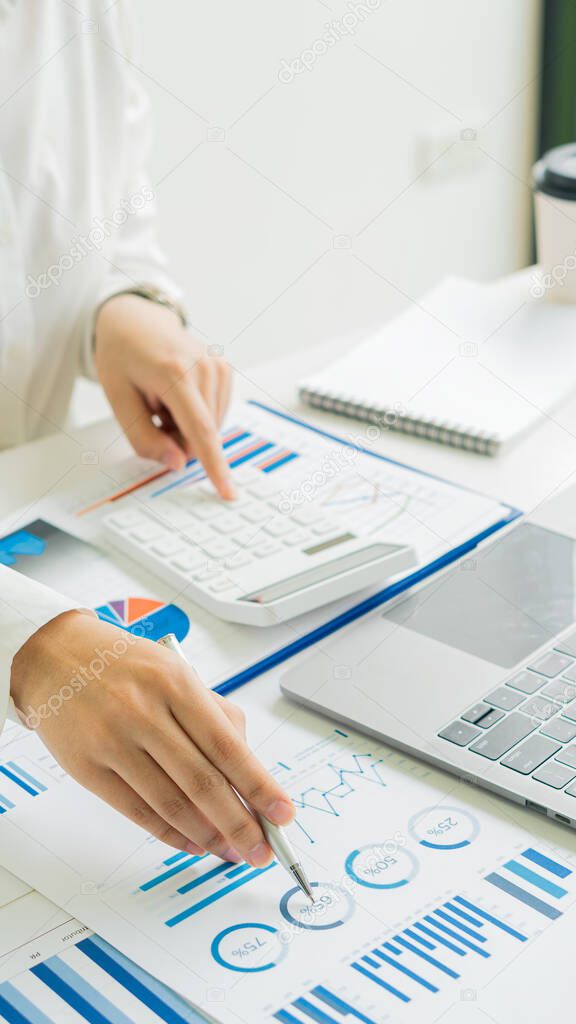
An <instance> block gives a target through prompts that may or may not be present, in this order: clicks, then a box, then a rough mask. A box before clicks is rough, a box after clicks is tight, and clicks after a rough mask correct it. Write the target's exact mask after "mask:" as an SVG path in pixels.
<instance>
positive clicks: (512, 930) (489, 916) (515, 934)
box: [454, 896, 527, 942]
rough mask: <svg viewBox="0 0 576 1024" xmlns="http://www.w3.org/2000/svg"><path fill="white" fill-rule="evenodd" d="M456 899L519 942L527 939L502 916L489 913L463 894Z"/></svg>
mask: <svg viewBox="0 0 576 1024" xmlns="http://www.w3.org/2000/svg"><path fill="white" fill-rule="evenodd" d="M454 899H455V901H456V902H457V903H460V904H462V906H463V907H466V909H467V910H471V911H472V912H473V913H474V914H477V915H478V917H483V918H484V920H485V921H489V922H490V924H493V925H495V926H496V928H500V929H501V930H502V931H503V932H507V933H508V935H511V936H512V938H514V939H518V941H519V942H526V941H527V938H526V935H522V932H518V931H516V929H515V928H511V927H510V925H509V924H506V922H505V921H501V920H500V918H498V917H495V916H494V914H489V913H488V912H487V911H486V910H482V909H481V908H480V907H477V906H476V905H475V904H474V903H470V901H469V900H465V899H464V897H463V896H455V897H454Z"/></svg>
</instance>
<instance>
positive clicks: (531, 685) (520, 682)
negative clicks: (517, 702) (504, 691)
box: [506, 671, 546, 693]
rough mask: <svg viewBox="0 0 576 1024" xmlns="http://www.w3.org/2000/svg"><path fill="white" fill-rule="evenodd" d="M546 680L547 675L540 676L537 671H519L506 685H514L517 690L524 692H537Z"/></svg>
mask: <svg viewBox="0 0 576 1024" xmlns="http://www.w3.org/2000/svg"><path fill="white" fill-rule="evenodd" d="M545 682H546V677H545V676H539V675H537V673H536V672H527V671H524V672H519V673H518V675H517V676H514V678H513V679H509V680H508V682H507V683H506V686H513V687H514V689H515V690H521V691H522V693H536V690H539V689H540V687H541V686H543V685H544V683H545Z"/></svg>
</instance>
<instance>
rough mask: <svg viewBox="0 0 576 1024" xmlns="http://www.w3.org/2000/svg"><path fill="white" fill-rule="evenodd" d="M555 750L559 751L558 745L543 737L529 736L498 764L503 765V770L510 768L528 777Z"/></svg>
mask: <svg viewBox="0 0 576 1024" xmlns="http://www.w3.org/2000/svg"><path fill="white" fill-rule="evenodd" d="M557 750H560V747H559V745H558V743H554V742H553V741H552V740H547V739H546V737H545V736H538V735H536V736H530V738H529V739H527V740H526V741H525V742H524V743H521V744H520V746H519V747H515V748H514V750H511V751H510V753H509V754H506V757H504V758H503V759H502V760H501V762H500V764H503V765H504V767H505V768H512V770H513V771H515V772H519V773H520V775H530V774H531V773H532V772H533V771H534V770H535V769H536V768H539V767H540V765H541V764H543V763H544V761H547V760H548V758H549V757H552V754H555V753H556V751H557Z"/></svg>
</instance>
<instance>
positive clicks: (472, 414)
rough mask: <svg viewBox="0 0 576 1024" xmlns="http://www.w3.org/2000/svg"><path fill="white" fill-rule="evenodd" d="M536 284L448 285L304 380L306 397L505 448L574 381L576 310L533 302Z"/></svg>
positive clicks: (519, 280) (523, 279)
mask: <svg viewBox="0 0 576 1024" xmlns="http://www.w3.org/2000/svg"><path fill="white" fill-rule="evenodd" d="M530 285H531V279H530V277H529V276H528V274H527V272H522V273H520V274H515V275H513V276H512V277H509V278H506V279H504V280H503V281H499V282H496V284H494V285H483V284H480V285H479V284H475V283H473V282H469V281H466V280H463V279H459V278H449V279H448V280H446V281H444V282H443V283H442V284H441V285H439V286H438V287H437V288H435V289H434V290H433V291H431V292H429V293H428V294H427V295H426V296H424V297H423V298H422V299H421V300H420V302H419V305H412V306H410V308H409V309H408V310H407V311H406V312H405V313H403V314H402V315H401V316H399V317H398V318H396V319H395V320H393V321H392V322H390V323H389V324H387V325H385V326H384V327H382V328H381V329H380V330H378V331H377V332H376V333H374V334H373V335H372V336H371V337H369V338H368V339H367V340H365V341H364V342H362V343H360V344H359V345H357V346H356V347H355V348H354V349H353V351H351V352H350V353H349V354H348V355H347V356H345V357H344V358H342V359H340V360H339V361H338V362H336V363H334V364H333V365H332V366H331V367H328V368H327V369H326V370H324V371H323V372H322V373H320V374H318V375H316V376H315V377H313V378H309V379H308V380H305V381H303V382H302V384H301V389H302V391H303V392H304V394H303V397H304V398H305V399H308V400H309V401H310V400H313V396H314V395H318V396H319V397H325V398H326V399H328V400H330V399H331V400H332V401H334V402H338V401H342V402H349V403H353V404H356V405H358V406H359V407H362V409H364V410H365V411H369V410H373V411H374V412H386V411H389V412H392V413H395V414H397V415H398V416H400V417H402V416H407V417H409V418H411V419H413V420H415V421H417V422H422V423H424V424H425V423H431V424H437V425H441V426H446V427H448V428H452V429H456V430H459V431H461V432H462V433H463V434H465V435H469V436H472V437H474V436H478V437H481V436H489V437H491V438H493V439H494V441H495V443H496V445H499V444H502V443H505V442H506V441H509V440H511V439H512V438H514V437H515V436H517V435H519V434H521V433H523V432H524V431H525V430H527V429H528V428H529V427H530V426H531V425H533V424H534V423H535V422H537V420H538V419H539V418H540V416H541V415H542V414H545V413H546V412H547V411H548V410H549V409H550V408H552V407H553V406H554V405H556V404H558V402H560V401H561V400H562V399H563V398H564V397H565V396H566V395H567V394H568V393H569V392H570V391H571V390H572V389H573V387H574V385H575V383H576V309H574V308H573V307H569V306H554V305H553V304H552V303H549V302H544V301H542V300H534V299H532V298H531V297H530ZM326 404H328V405H329V404H330V402H329V401H328V402H327V403H326ZM358 415H361V412H360V411H359V412H358ZM399 429H402V426H401V425H400V427H399Z"/></svg>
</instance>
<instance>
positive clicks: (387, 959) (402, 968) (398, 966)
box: [374, 949, 438, 992]
mask: <svg viewBox="0 0 576 1024" xmlns="http://www.w3.org/2000/svg"><path fill="white" fill-rule="evenodd" d="M374 954H375V956H377V957H379V958H380V960H383V961H384V963H385V964H389V965H390V966H391V967H393V968H394V970H395V971H399V972H400V974H405V975H406V977H407V978H411V979H412V981H415V982H417V984H418V985H422V987H423V988H426V989H428V991H429V992H437V991H438V986H437V985H434V984H433V983H432V982H431V981H427V979H426V978H423V977H422V975H420V974H416V971H412V970H411V969H410V968H409V967H406V965H405V964H402V963H399V962H398V961H396V960H394V958H393V957H391V956H388V954H387V953H383V952H382V950H381V949H375V950H374Z"/></svg>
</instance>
